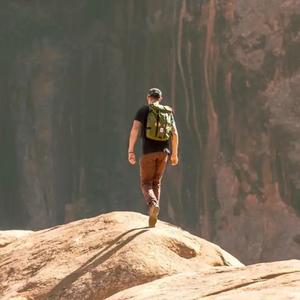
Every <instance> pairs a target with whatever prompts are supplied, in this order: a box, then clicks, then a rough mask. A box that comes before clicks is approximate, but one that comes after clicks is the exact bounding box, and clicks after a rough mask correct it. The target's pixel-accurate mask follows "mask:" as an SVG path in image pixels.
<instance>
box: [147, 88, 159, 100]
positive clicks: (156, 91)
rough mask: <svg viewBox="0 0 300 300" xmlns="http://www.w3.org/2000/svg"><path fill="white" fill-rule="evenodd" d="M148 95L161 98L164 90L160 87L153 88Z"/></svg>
mask: <svg viewBox="0 0 300 300" xmlns="http://www.w3.org/2000/svg"><path fill="white" fill-rule="evenodd" d="M147 96H148V97H151V98H153V99H157V100H158V99H160V98H161V97H162V92H161V90H160V89H158V88H151V89H150V90H149V91H148V94H147Z"/></svg>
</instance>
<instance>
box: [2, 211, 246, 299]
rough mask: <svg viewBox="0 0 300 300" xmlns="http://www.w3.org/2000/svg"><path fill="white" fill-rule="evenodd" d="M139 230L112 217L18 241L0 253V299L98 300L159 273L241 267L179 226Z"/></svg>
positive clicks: (123, 215) (136, 223)
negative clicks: (0, 296)
mask: <svg viewBox="0 0 300 300" xmlns="http://www.w3.org/2000/svg"><path fill="white" fill-rule="evenodd" d="M146 225H147V217H146V216H144V215H142V214H139V213H129V212H113V213H109V214H104V215H101V216H99V217H94V218H91V219H85V220H80V221H76V222H73V223H69V224H67V225H61V226H57V227H53V228H49V229H46V230H42V231H37V232H34V233H32V234H30V235H27V236H24V237H20V238H19V239H17V240H15V241H14V242H12V243H10V244H8V245H7V246H5V247H3V248H0V268H1V273H0V294H1V295H3V297H2V298H1V299H14V298H13V297H24V299H72V300H76V299H78V300H79V299H80V300H82V299H105V298H106V297H109V296H110V295H113V294H115V293H116V292H118V291H121V290H124V289H127V288H130V287H133V286H136V285H140V284H143V283H147V282H150V281H153V280H156V279H160V278H162V277H165V276H170V275H174V274H179V273H186V272H212V270H213V269H216V270H218V267H220V266H224V267H225V266H226V267H225V269H226V268H228V269H230V268H233V267H242V266H243V264H242V263H240V262H239V261H238V260H237V259H235V258H234V257H233V256H231V255H230V254H228V253H227V252H225V251H224V250H222V249H221V248H220V247H218V246H216V245H214V244H212V243H210V242H207V241H205V240H203V239H201V238H199V237H196V236H193V235H191V234H190V233H188V232H186V231H184V230H182V229H180V228H178V227H175V226H171V225H170V224H167V223H164V222H159V223H158V225H157V227H156V228H148V227H145V226H146ZM15 299H18V298H15ZM19 299H21V298H19Z"/></svg>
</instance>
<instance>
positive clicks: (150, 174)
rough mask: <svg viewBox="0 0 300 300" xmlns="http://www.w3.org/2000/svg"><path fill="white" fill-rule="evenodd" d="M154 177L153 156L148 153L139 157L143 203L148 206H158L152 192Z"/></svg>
mask: <svg viewBox="0 0 300 300" xmlns="http://www.w3.org/2000/svg"><path fill="white" fill-rule="evenodd" d="M154 175H155V154H154V153H149V154H145V155H143V156H142V157H141V160H140V183H141V190H142V192H143V195H144V198H145V201H146V202H147V204H148V206H151V205H156V204H158V201H157V198H156V196H155V193H154V191H153V178H154Z"/></svg>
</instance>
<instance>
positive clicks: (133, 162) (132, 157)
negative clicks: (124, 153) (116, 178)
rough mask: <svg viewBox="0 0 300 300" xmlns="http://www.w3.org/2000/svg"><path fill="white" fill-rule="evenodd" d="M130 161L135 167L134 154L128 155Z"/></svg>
mask: <svg viewBox="0 0 300 300" xmlns="http://www.w3.org/2000/svg"><path fill="white" fill-rule="evenodd" d="M128 161H129V163H130V164H132V165H135V163H136V159H135V154H134V152H129V153H128Z"/></svg>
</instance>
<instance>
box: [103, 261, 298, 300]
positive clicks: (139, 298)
mask: <svg viewBox="0 0 300 300" xmlns="http://www.w3.org/2000/svg"><path fill="white" fill-rule="evenodd" d="M299 285H300V261H299V260H289V261H281V262H273V263H264V264H258V265H252V266H248V267H245V268H238V269H229V270H226V269H224V268H223V269H219V270H210V271H207V272H201V273H196V272H189V273H181V274H176V275H171V276H168V277H164V278H162V279H158V280H155V281H153V282H150V283H146V284H143V285H140V286H137V287H133V288H130V289H128V290H125V291H121V292H119V293H117V294H116V295H114V296H112V297H109V298H107V300H129V299H130V300H151V299H157V300H173V299H183V300H194V299H207V300H241V299H255V300H273V299H274V300H279V299H280V300H287V299H290V300H298V299H299V298H300V290H299Z"/></svg>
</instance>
